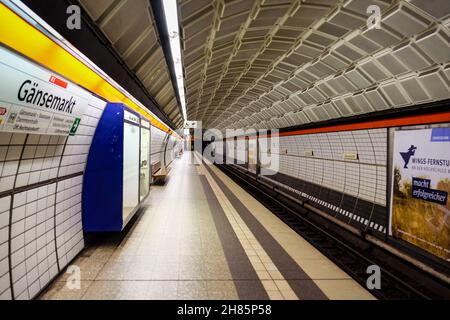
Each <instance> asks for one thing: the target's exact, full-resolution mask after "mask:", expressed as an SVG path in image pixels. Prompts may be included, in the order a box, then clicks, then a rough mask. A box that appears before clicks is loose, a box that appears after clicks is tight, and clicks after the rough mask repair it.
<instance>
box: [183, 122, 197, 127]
mask: <svg viewBox="0 0 450 320" xmlns="http://www.w3.org/2000/svg"><path fill="white" fill-rule="evenodd" d="M197 127H198V122H197V121H186V122H185V123H184V128H185V129H197Z"/></svg>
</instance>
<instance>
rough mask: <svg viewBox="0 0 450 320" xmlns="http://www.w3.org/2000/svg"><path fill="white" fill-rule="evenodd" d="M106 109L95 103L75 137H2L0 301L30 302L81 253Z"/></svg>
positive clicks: (101, 104) (6, 135) (102, 105)
mask: <svg viewBox="0 0 450 320" xmlns="http://www.w3.org/2000/svg"><path fill="white" fill-rule="evenodd" d="M105 105H106V104H105V102H103V101H102V100H99V99H97V98H95V97H92V100H91V102H90V105H89V108H87V110H86V111H85V114H84V116H83V118H82V121H81V125H80V127H79V128H78V132H77V134H76V135H75V136H73V137H61V136H51V135H35V134H30V135H27V134H11V133H4V132H2V133H0V299H11V298H12V294H14V298H15V299H32V298H33V297H35V296H36V295H37V294H38V293H39V292H40V291H41V290H42V289H43V288H44V287H45V286H46V285H47V284H48V283H49V282H50V281H51V279H52V278H54V277H55V276H56V275H57V274H58V273H59V272H60V271H62V270H63V269H64V268H65V267H66V266H67V264H68V263H70V261H71V260H72V259H73V258H74V257H75V256H76V255H77V254H78V253H79V252H80V251H81V250H82V249H83V247H84V241H83V232H82V222H81V191H82V183H83V175H82V173H83V171H84V169H85V166H86V160H87V156H88V153H89V148H90V145H91V142H92V138H93V135H94V133H95V129H96V127H97V124H98V121H99V119H100V117H101V115H102V112H103V110H104V107H105ZM56 178H58V179H59V181H56V180H55V179H56ZM35 184H40V186H36V187H35V186H34V185H35ZM20 188H25V189H20ZM19 190H24V191H19ZM11 207H12V210H10V209H11ZM10 220H11V225H10V224H9V221H10ZM55 226H56V228H55ZM9 241H10V244H11V250H10V251H9ZM10 263H11V270H10V268H9V264H10ZM11 279H12V288H11V281H10V280H11ZM11 289H12V290H11Z"/></svg>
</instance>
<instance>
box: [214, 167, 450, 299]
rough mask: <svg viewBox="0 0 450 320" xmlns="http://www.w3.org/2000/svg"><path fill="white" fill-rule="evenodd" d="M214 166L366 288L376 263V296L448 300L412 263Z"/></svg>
mask: <svg viewBox="0 0 450 320" xmlns="http://www.w3.org/2000/svg"><path fill="white" fill-rule="evenodd" d="M218 167H219V168H220V169H221V170H222V171H223V172H224V173H225V174H227V175H228V176H229V177H230V178H231V179H232V180H233V181H235V182H236V183H237V184H238V185H240V186H241V187H242V188H243V189H245V190H246V191H247V192H248V193H250V194H251V195H252V196H253V197H255V198H256V199H257V200H258V201H260V202H261V203H262V204H263V205H264V206H265V207H266V208H267V209H269V210H270V211H271V212H273V213H274V214H275V215H276V216H278V217H279V218H280V219H281V220H282V221H284V222H285V223H286V224H287V225H288V226H289V227H291V228H292V229H293V230H294V231H295V232H297V233H298V234H299V235H300V236H301V237H303V238H304V239H305V240H307V241H308V242H309V243H311V244H312V245H313V246H314V247H315V248H317V249H318V250H319V251H320V252H322V254H324V255H325V256H326V257H328V258H329V259H330V260H331V261H333V262H334V263H335V264H336V265H337V266H339V267H340V268H341V269H343V270H344V271H345V272H347V273H348V274H349V275H350V276H351V277H352V278H353V279H355V281H357V282H358V283H359V284H361V285H362V286H363V287H367V279H368V278H369V276H370V275H371V274H369V273H368V271H367V269H368V267H369V266H373V265H376V266H379V267H380V271H381V279H380V280H381V288H380V289H374V290H371V293H372V294H373V295H374V296H375V297H376V298H377V299H380V300H424V299H425V300H430V299H450V290H449V289H448V287H446V286H445V285H444V284H440V283H439V282H436V281H435V280H434V279H429V276H428V275H424V274H422V273H421V272H420V271H418V270H416V269H415V268H414V266H412V265H409V264H407V263H405V262H404V261H400V260H399V258H397V257H394V255H392V254H390V253H387V252H382V250H380V249H379V248H374V246H373V245H371V244H369V243H365V242H364V241H363V240H362V239H360V238H358V237H356V236H355V235H351V234H349V232H348V231H346V230H343V229H342V228H339V227H337V226H336V225H333V224H332V223H330V222H329V221H325V219H323V218H322V219H321V218H320V217H317V215H316V214H314V213H312V212H311V211H308V210H307V209H305V208H303V207H301V206H297V205H295V204H294V203H293V202H292V201H290V200H289V199H287V198H284V197H283V195H280V193H279V192H277V191H276V190H274V189H271V188H269V187H268V186H266V185H265V184H263V183H260V182H259V181H258V179H256V178H255V177H254V176H252V175H250V174H249V173H246V172H243V171H240V170H238V169H236V168H233V167H231V166H226V165H219V166H218ZM397 260H398V261H397Z"/></svg>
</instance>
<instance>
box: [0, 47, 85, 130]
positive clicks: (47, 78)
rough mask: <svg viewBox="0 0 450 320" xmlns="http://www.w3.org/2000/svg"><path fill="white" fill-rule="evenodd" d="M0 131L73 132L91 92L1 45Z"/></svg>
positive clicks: (78, 123)
mask: <svg viewBox="0 0 450 320" xmlns="http://www.w3.org/2000/svg"><path fill="white" fill-rule="evenodd" d="M0 75H1V76H0V131H6V132H25V133H36V134H52V135H74V134H75V133H76V130H77V129H78V127H79V125H80V122H81V118H82V116H83V114H84V111H85V109H86V108H87V106H88V104H89V100H90V99H91V94H90V93H89V92H87V91H85V90H83V89H81V88H80V87H78V86H77V85H75V84H72V83H70V82H69V81H67V80H65V79H63V78H62V77H60V76H58V75H55V74H52V73H51V72H49V71H48V70H46V69H44V68H42V67H40V66H38V65H36V64H34V63H32V62H30V61H28V60H27V59H25V58H23V57H20V56H18V55H16V54H14V53H12V52H10V51H8V50H7V49H5V48H1V47H0Z"/></svg>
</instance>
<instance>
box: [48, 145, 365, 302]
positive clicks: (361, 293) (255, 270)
mask: <svg viewBox="0 0 450 320" xmlns="http://www.w3.org/2000/svg"><path fill="white" fill-rule="evenodd" d="M193 158H194V155H193V154H192V153H186V154H185V155H184V156H183V157H182V159H178V160H176V161H175V162H174V164H173V170H172V171H171V174H170V177H169V179H168V181H167V183H166V185H165V186H152V188H151V193H150V197H149V199H148V200H147V201H146V208H145V210H144V211H143V213H142V214H141V215H140V216H139V217H138V218H137V220H136V221H135V223H134V224H133V226H132V227H131V229H130V230H129V232H128V233H127V234H126V236H125V237H122V238H121V237H120V236H107V237H105V238H104V239H103V240H102V241H101V242H100V243H99V244H97V245H92V246H89V247H88V248H87V249H86V250H85V251H84V252H83V253H82V254H81V255H80V256H79V257H78V258H77V259H76V260H75V261H74V262H73V265H76V266H78V267H80V270H81V288H80V289H75V290H71V289H69V288H68V286H67V279H68V277H69V276H70V275H69V274H67V273H66V274H62V275H61V276H60V277H59V278H58V279H57V280H56V281H55V282H54V283H53V284H52V285H51V286H50V287H49V288H48V289H47V290H46V291H45V292H44V293H43V294H42V295H41V297H40V298H41V299H94V300H97V299H373V296H372V295H371V294H370V293H369V292H367V291H366V290H365V289H364V288H362V287H361V286H359V285H358V284H357V283H356V282H355V281H353V280H352V279H351V278H350V277H349V276H348V275H347V274H345V273H344V272H343V271H342V270H340V269H339V268H338V267H337V266H335V265H334V264H333V263H332V262H330V261H329V260H328V259H327V258H326V257H324V256H323V255H322V254H321V253H320V252H318V251H317V250H316V249H315V248H313V247H312V246H311V245H309V244H308V243H307V242H306V241H305V240H303V239H302V238H301V237H299V236H298V235H297V234H296V233H295V232H293V231H292V230H291V229H290V228H289V227H287V226H286V225H285V224H284V223H283V222H282V221H280V220H279V219H278V218H277V217H275V216H274V215H273V214H272V213H270V212H269V211H268V210H267V209H266V208H265V207H263V206H262V205H261V204H259V203H258V202H257V201H256V200H255V199H254V198H252V197H251V196H250V195H248V194H247V193H246V192H245V191H243V190H242V189H241V188H240V187H238V186H237V185H236V184H235V183H234V182H232V181H231V180H230V179H229V178H228V177H226V176H225V175H224V174H223V173H222V172H220V171H219V170H218V169H217V168H215V167H211V166H204V165H195V164H194V163H193Z"/></svg>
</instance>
